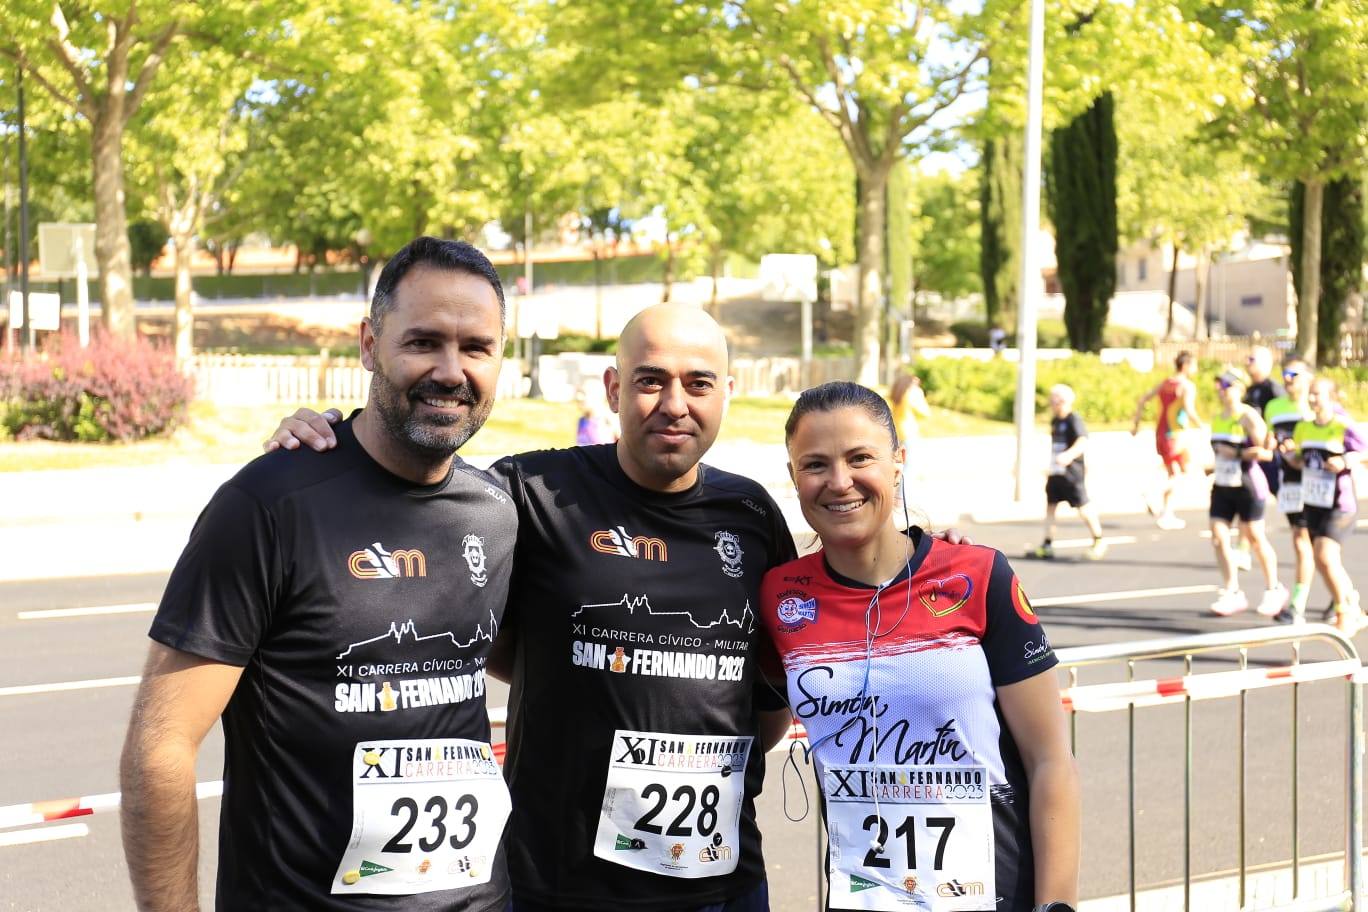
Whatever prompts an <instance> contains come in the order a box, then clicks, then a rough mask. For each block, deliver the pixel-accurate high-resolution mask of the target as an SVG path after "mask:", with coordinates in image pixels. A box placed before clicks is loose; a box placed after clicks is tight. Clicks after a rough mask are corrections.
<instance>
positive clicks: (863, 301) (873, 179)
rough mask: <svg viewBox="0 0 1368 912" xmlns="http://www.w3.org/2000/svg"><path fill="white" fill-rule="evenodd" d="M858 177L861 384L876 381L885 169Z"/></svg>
mask: <svg viewBox="0 0 1368 912" xmlns="http://www.w3.org/2000/svg"><path fill="white" fill-rule="evenodd" d="M860 178H861V179H860V181H859V191H860V199H859V239H858V244H857V246H856V249H857V252H858V254H859V257H860V268H859V280H858V282H857V283H856V299H855V338H854V339H852V340H851V342H852V343H853V344H854V347H855V379H856V382H858V383H862V384H864V385H865V386H875V385H877V384H878V382H879V335H880V333H879V326H880V323H881V322H882V321H881V319H880V317H881V315H882V313H883V265H884V264H883V244H884V224H885V219H886V218H887V214H888V213H887V210H886V208H885V206H884V191H885V189H886V187H887V184H888V169H886V168H885V169H882V170H879V169H877V168H875V169H871V170H870V172H869V173H865V174H862V175H861V176H860Z"/></svg>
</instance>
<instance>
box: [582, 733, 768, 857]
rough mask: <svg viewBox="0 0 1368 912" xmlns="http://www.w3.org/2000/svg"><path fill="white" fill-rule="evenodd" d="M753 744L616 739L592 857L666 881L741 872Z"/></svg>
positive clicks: (699, 738) (746, 740) (712, 738)
mask: <svg viewBox="0 0 1368 912" xmlns="http://www.w3.org/2000/svg"><path fill="white" fill-rule="evenodd" d="M751 741H752V738H750V737H749V736H725V735H672V734H665V733H661V732H638V731H622V730H619V731H617V732H614V733H613V748H612V754H611V755H610V757H609V764H608V778H607V784H606V786H605V789H604V795H603V808H602V811H601V812H600V814H599V826H598V833H597V834H596V836H595V839H594V854H595V855H597V856H598V857H599V858H602V859H603V860H605V861H611V862H613V863H614V864H620V865H624V866H626V867H629V868H635V869H637V870H639V871H650V872H652V873H655V874H663V875H665V876H667V877H685V878H695V877H715V876H717V875H721V874H730V873H731V872H732V871H734V870H736V865H737V862H738V861H739V860H740V859H739V857H738V853H739V852H740V844H739V824H740V819H741V803H742V798H743V792H744V784H745V779H746V759H747V757H749V756H750V749H751Z"/></svg>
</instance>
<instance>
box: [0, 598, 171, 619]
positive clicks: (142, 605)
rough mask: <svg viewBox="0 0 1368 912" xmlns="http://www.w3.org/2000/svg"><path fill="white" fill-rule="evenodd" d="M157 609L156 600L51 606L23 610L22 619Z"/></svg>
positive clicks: (140, 612) (136, 612)
mask: <svg viewBox="0 0 1368 912" xmlns="http://www.w3.org/2000/svg"><path fill="white" fill-rule="evenodd" d="M156 610H157V603H156V602H138V603H136V604H132V605H92V606H90V607H88V608H49V609H47V610H44V611H21V612H19V620H21V621H46V620H49V619H51V618H71V617H89V616H91V615H96V614H149V613H151V612H153V611H156Z"/></svg>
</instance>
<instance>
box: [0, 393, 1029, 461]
mask: <svg viewBox="0 0 1368 912" xmlns="http://www.w3.org/2000/svg"><path fill="white" fill-rule="evenodd" d="M305 404H306V405H308V406H309V407H311V408H315V409H318V408H322V407H323V405H324V404H320V403H316V402H314V403H305ZM325 404H334V405H335V404H337V403H325ZM792 404H793V403H792V400H790V399H788V398H785V397H782V396H776V397H773V398H764V399H736V400H734V401H733V402H732V404H731V407H730V409H729V410H728V412H727V420H726V423H725V425H724V427H723V431H722V433H721V435H720V436H719V440H721V441H724V442H729V443H742V442H753V443H776V444H777V443H782V442H783V440H784V420H785V419H786V418H787V417H788V413H789V409H790V408H791V407H792ZM344 405H345V408H344V410H345V411H350V409H351V408H354V407H355V405H356V404H354V403H353V404H344ZM295 407H296V406H293V405H280V404H276V405H257V406H215V405H212V404H210V403H206V402H197V403H195V404H194V405H192V406H191V408H190V422H189V423H188V424H187V425H186V426H185V427H182V428H181V429H180V430H178V431H176V432H175V433H174V434H172V435H170V436H167V437H160V438H157V439H154V440H144V441H139V442H138V443H127V444H92V443H53V442H49V441H25V442H23V443H17V442H14V441H8V442H4V443H0V472H25V471H35V470H41V469H84V468H97V467H109V466H136V465H148V464H154V463H176V462H180V463H185V462H192V463H244V462H247V461H248V460H250V459H252V458H253V457H255V456H257V455H258V454H260V453H261V442H262V441H263V440H265V439H266V437H267V435H268V434H269V433H270V432H271V431H272V430H274V428H275V427H276V425H277V424H279V423H280V419H281V418H283V417H285V416H286V415H288V414H290V413H292V412H293V411H294V409H295ZM578 416H579V413H578V412H577V411H576V408H575V406H574V404H573V403H569V402H542V401H537V400H531V399H511V400H506V401H503V402H500V403H499V404H498V405H496V406H495V408H494V412H493V414H492V415H491V416H490V419H489V421H488V422H487V423H486V424H485V426H484V427H483V428H482V429H481V430H480V433H479V434H477V435H476V436H475V438H474V439H472V440H471V442H470V444H469V445H468V446H467V448H466V449H465V452H466V453H467V454H469V455H485V456H493V455H503V454H505V453H517V452H521V451H524V450H536V449H545V448H548V447H563V446H569V445H570V444H572V443H573V442H574V439H575V423H576V421H577V420H578ZM1010 432H1011V425H1010V424H1007V423H1005V422H1001V421H989V420H987V419H984V418H977V417H974V416H972V415H962V414H959V413H957V412H949V411H946V410H944V409H939V408H938V409H933V410H932V416H931V417H930V418H928V419H926V420H924V421H923V422H922V434H923V435H924V436H927V437H948V436H959V435H968V434H1005V433H1010Z"/></svg>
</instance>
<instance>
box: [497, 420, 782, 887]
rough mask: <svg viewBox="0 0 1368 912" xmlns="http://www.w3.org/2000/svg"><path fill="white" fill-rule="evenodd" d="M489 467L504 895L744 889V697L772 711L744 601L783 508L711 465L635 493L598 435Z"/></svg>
mask: <svg viewBox="0 0 1368 912" xmlns="http://www.w3.org/2000/svg"><path fill="white" fill-rule="evenodd" d="M495 471H498V472H500V473H502V474H504V475H505V476H506V477H507V478H508V480H509V483H510V488H511V490H512V492H513V498H514V501H515V503H516V504H517V507H518V514H519V532H518V548H517V553H516V556H515V558H514V574H513V575H514V580H513V589H512V593H511V595H510V597H509V607H508V616H509V629H510V631H511V630H514V629H515V628H516V631H517V636H516V643H517V653H516V655H517V658H516V664H515V670H514V680H513V690H512V694H511V696H510V700H509V719H508V756H507V759H506V761H505V772H506V775H507V777H508V784H509V788H510V789H511V790H512V792H513V817H512V819H511V820H510V823H509V838H508V857H509V871H510V874H511V877H512V880H513V883H514V890H515V895H516V897H517V898H518V899H521V900H523V901H527V902H532V903H536V904H540V905H547V906H556V907H563V908H577V909H627V910H638V912H663V910H672V909H679V908H688V907H691V906H699V905H706V904H709V903H715V902H722V901H725V900H727V899H730V898H733V897H735V896H738V895H740V894H743V893H745V892H747V891H748V890H750V889H752V888H753V887H754V885H755V884H757V883H758V882H759V881H760V880H761V879H762V878H763V877H764V876H765V868H764V862H763V860H762V858H761V854H760V834H759V831H758V829H757V828H756V824H755V804H754V799H755V796H756V795H757V794H759V792H760V789H761V787H762V784H763V777H764V759H763V755H762V750H761V745H759V744H758V743H754V742H753V741H750V742H748V740H747V738H748V736H754V735H756V733H757V727H756V726H757V711H758V710H759V709H777V708H780V707H782V706H783V701H782V699H781V698H779V697H778V696H777V695H774V694H773V693H772V692H770V691H769V690H768V688H767V685H765V684H764V683H763V682H762V681H761V679H760V675H759V674H758V670H757V663H756V651H755V649H754V647H755V645H756V643H757V640H758V639H759V638H760V637H761V636H762V632H761V628H760V625H759V624H758V623H757V621H756V617H755V612H756V606H757V604H758V598H759V593H760V581H761V579H762V577H763V576H764V573H765V571H766V570H768V569H769V568H770V567H773V566H776V565H778V564H780V563H783V562H784V561H786V560H789V559H790V558H792V557H793V556H794V550H793V541H792V538H791V537H790V535H789V532H788V528H787V526H786V524H785V522H784V519H783V516H782V514H781V513H780V512H779V510H778V508H777V507H776V506H775V504H774V501H773V500H772V499H771V498H770V497H769V495H768V494H767V493H765V490H764V489H763V488H762V487H761V486H760V485H758V484H756V483H755V482H753V481H750V480H749V479H746V478H742V477H740V476H737V475H732V474H730V473H727V472H722V471H720V470H718V469H714V468H711V467H709V466H700V478H699V481H698V483H697V484H695V485H694V486H693V487H692V488H690V489H689V490H687V491H682V492H679V493H675V494H662V493H659V492H655V491H651V490H648V489H645V488H642V487H640V486H638V485H636V484H634V483H633V482H632V481H631V480H630V479H629V478H628V477H627V475H626V474H625V473H624V472H623V471H622V468H621V466H620V465H619V464H618V460H617V453H616V449H615V447H614V446H613V445H611V444H608V445H600V446H590V447H577V448H574V449H567V450H554V451H546V452H539V453H529V454H525V455H522V456H517V457H513V458H511V459H508V460H505V461H503V462H501V463H499V464H498V465H496V466H495ZM747 745H748V753H747V752H746V751H747ZM743 756H744V760H743V759H741V758H742V757H743ZM732 773H735V774H736V775H732ZM714 871H716V872H718V873H713V872H714Z"/></svg>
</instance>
